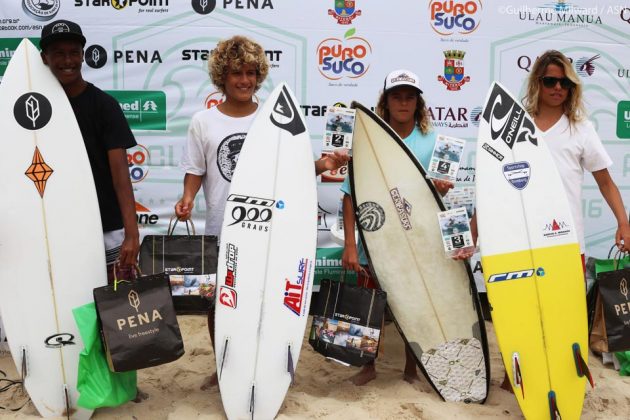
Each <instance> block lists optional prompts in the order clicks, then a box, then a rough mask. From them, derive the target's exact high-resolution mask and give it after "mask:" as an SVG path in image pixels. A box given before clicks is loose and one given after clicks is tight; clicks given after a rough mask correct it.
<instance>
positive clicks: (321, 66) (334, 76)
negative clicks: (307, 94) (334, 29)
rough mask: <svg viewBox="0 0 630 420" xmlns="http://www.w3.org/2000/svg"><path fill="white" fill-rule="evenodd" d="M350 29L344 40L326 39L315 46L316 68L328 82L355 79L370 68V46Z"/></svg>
mask: <svg viewBox="0 0 630 420" xmlns="http://www.w3.org/2000/svg"><path fill="white" fill-rule="evenodd" d="M355 32H356V30H355V29H350V30H348V31H347V32H346V33H345V35H344V39H343V40H341V39H339V38H326V39H324V40H323V41H322V42H320V43H319V45H318V46H317V68H318V70H319V72H320V73H321V75H322V76H324V77H325V78H326V79H329V80H339V79H342V78H344V77H347V78H350V79H357V78H359V77H361V76H363V75H364V74H365V73H367V71H368V69H369V68H370V63H369V58H370V56H371V55H372V46H371V45H370V43H369V42H368V41H367V40H365V39H364V38H361V37H357V36H354V34H355Z"/></svg>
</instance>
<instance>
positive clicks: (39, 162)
mask: <svg viewBox="0 0 630 420" xmlns="http://www.w3.org/2000/svg"><path fill="white" fill-rule="evenodd" d="M53 172H54V171H53V170H52V168H51V167H50V166H48V165H47V164H46V162H45V161H44V158H43V157H42V154H41V153H40V152H39V148H38V147H35V153H34V154H33V161H32V163H31V166H29V167H28V169H27V170H26V172H24V175H26V176H27V177H28V179H30V180H31V181H33V183H34V184H35V188H37V192H39V196H40V197H41V198H44V190H45V189H46V182H48V178H50V176H51V175H52V173H53Z"/></svg>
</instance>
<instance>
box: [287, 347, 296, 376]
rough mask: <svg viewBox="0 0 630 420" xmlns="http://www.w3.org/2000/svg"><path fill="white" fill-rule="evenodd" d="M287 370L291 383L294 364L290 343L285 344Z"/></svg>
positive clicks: (293, 374)
mask: <svg viewBox="0 0 630 420" xmlns="http://www.w3.org/2000/svg"><path fill="white" fill-rule="evenodd" d="M287 353H288V357H287V372H289V375H291V385H293V382H295V365H294V364H293V356H292V355H291V344H289V345H288V346H287Z"/></svg>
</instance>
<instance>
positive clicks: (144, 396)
mask: <svg viewBox="0 0 630 420" xmlns="http://www.w3.org/2000/svg"><path fill="white" fill-rule="evenodd" d="M147 398H149V394H147V393H146V392H144V391H142V390H140V388H137V389H136V398H134V399H133V400H131V401H133V402H135V403H140V402H142V401H144V400H146V399H147Z"/></svg>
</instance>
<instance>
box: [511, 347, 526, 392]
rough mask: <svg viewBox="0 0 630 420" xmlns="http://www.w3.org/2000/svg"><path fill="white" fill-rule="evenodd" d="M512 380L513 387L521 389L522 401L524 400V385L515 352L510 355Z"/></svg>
mask: <svg viewBox="0 0 630 420" xmlns="http://www.w3.org/2000/svg"><path fill="white" fill-rule="evenodd" d="M512 378H513V379H512V381H513V385H514V387H516V388H521V393H522V395H523V399H525V384H524V383H523V375H522V374H521V364H520V359H519V356H518V353H517V352H514V353H512Z"/></svg>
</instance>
